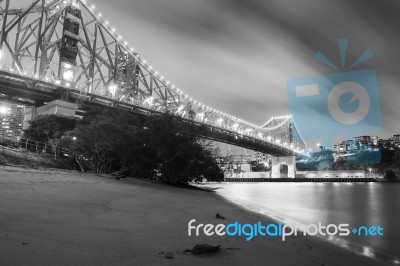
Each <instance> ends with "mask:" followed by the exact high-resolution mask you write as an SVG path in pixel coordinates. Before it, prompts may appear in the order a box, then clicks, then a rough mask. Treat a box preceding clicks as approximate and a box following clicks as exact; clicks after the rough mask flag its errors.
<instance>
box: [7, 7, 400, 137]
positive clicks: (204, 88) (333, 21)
mask: <svg viewBox="0 0 400 266" xmlns="http://www.w3.org/2000/svg"><path fill="white" fill-rule="evenodd" d="M11 2H12V5H14V6H15V5H17V4H19V3H21V2H25V3H26V4H28V3H30V2H31V1H22V0H12V1H11ZM88 2H89V3H93V4H94V5H96V10H97V11H98V12H101V13H102V14H103V17H104V18H105V19H106V20H108V21H110V24H111V25H112V26H113V27H115V28H116V29H117V32H118V33H119V34H121V35H122V36H123V38H124V40H126V41H128V42H129V44H130V45H132V46H133V47H135V49H136V50H137V51H139V52H140V53H141V54H142V57H143V58H145V59H147V61H148V62H150V63H151V64H152V65H153V66H154V67H155V69H157V70H158V71H159V72H160V73H161V74H162V75H164V76H165V77H166V78H167V79H168V80H170V81H171V82H172V83H174V84H175V85H177V86H179V87H180V88H182V90H184V91H185V92H186V93H187V94H189V95H191V96H192V97H193V98H195V99H197V100H198V101H200V102H203V103H205V104H207V105H209V106H211V107H215V108H217V109H220V110H221V111H224V112H227V113H230V114H232V115H234V116H237V117H240V118H242V119H245V120H248V121H250V122H252V123H255V124H262V123H263V122H265V121H266V120H267V119H268V118H269V117H270V116H274V115H281V114H288V113H289V111H288V104H287V95H286V88H285V86H286V81H287V80H288V79H290V78H295V77H303V76H310V75H311V76H313V75H319V74H323V73H333V72H335V70H332V69H331V68H329V67H326V66H325V65H323V64H321V63H320V62H317V61H316V60H315V59H314V56H315V53H316V52H317V51H319V50H320V51H321V52H323V53H325V54H326V55H327V56H328V57H329V58H330V59H331V60H332V61H333V62H335V63H337V64H338V65H340V63H339V62H340V56H339V50H338V48H337V40H338V39H339V38H347V39H349V53H350V54H349V55H348V62H353V61H355V59H356V58H357V57H358V56H359V55H360V54H361V53H363V52H364V51H365V50H366V49H368V48H371V49H372V51H373V53H374V57H373V58H371V59H369V60H368V61H366V62H365V63H363V64H361V65H360V66H358V67H357V68H356V69H367V68H375V69H376V70H377V74H378V84H379V90H380V98H381V109H382V113H383V123H384V124H383V125H384V130H383V131H382V132H381V133H380V134H379V135H381V136H384V137H386V136H390V135H392V134H394V133H400V125H399V124H398V117H400V102H399V100H400V97H399V92H398V91H399V89H400V88H399V85H398V84H399V82H400V53H399V48H400V1H398V0H301V1H299V0H113V1H109V0H96V1H88ZM339 71H340V70H339Z"/></svg>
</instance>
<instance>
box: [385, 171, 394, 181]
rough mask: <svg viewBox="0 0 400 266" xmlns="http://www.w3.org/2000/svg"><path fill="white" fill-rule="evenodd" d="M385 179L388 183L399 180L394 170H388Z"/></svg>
mask: <svg viewBox="0 0 400 266" xmlns="http://www.w3.org/2000/svg"><path fill="white" fill-rule="evenodd" d="M384 179H385V180H388V181H394V180H396V179H397V176H396V173H395V172H394V171H393V170H387V171H386V173H385V176H384Z"/></svg>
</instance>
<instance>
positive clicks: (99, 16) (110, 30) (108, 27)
mask: <svg viewBox="0 0 400 266" xmlns="http://www.w3.org/2000/svg"><path fill="white" fill-rule="evenodd" d="M68 1H71V0H68ZM68 1H66V0H64V3H67V2H68ZM78 1H79V2H81V3H82V4H83V5H84V6H85V7H86V8H87V10H88V11H89V12H90V13H91V15H92V16H93V17H95V18H96V19H97V20H98V21H100V22H102V23H104V24H103V25H102V26H103V27H104V28H105V29H106V30H107V31H108V33H109V34H110V35H112V36H113V37H115V38H116V39H117V40H118V41H120V42H121V43H122V44H123V46H124V48H125V49H126V51H129V52H130V54H131V56H133V57H134V58H135V59H136V60H138V61H139V62H140V63H141V65H142V66H143V67H145V68H146V69H147V70H148V71H149V72H151V73H152V74H154V75H155V77H156V78H158V80H159V81H160V82H162V83H164V85H165V86H166V87H169V88H170V89H172V90H174V91H175V92H176V93H178V94H179V95H182V96H183V98H184V99H186V100H188V101H189V102H190V104H194V105H196V106H198V107H199V108H202V109H205V110H207V111H210V112H214V113H216V114H218V115H221V116H225V117H227V118H229V119H232V120H235V122H238V123H241V124H244V125H246V126H249V127H253V128H257V129H262V128H261V127H260V126H257V125H254V124H252V123H249V122H247V121H244V120H242V119H239V118H237V117H235V116H232V115H229V114H227V113H225V112H222V111H219V110H217V109H214V108H212V107H209V106H206V105H204V104H202V103H201V102H197V101H196V100H193V98H191V97H190V96H189V95H187V94H185V93H184V92H183V91H182V90H181V89H180V88H176V87H175V85H174V84H170V82H169V81H168V80H165V79H164V76H162V75H161V74H160V73H159V72H158V71H156V70H154V69H153V66H151V65H149V64H148V63H147V61H146V60H145V59H141V58H140V57H139V56H138V54H137V53H135V49H134V48H133V47H128V42H127V41H123V38H122V36H121V35H118V34H117V31H116V29H115V28H113V27H111V25H110V22H109V21H108V20H105V19H104V18H103V15H102V14H101V13H95V11H94V10H95V9H96V6H95V5H93V4H89V3H88V1H86V0H78Z"/></svg>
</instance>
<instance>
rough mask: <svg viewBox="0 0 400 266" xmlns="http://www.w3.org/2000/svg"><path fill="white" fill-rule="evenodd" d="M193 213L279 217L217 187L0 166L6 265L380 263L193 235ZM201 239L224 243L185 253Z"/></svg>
mask: <svg viewBox="0 0 400 266" xmlns="http://www.w3.org/2000/svg"><path fill="white" fill-rule="evenodd" d="M216 213H220V214H222V215H223V216H225V217H226V220H220V219H217V218H216V217H215V215H216ZM191 219H196V220H197V222H198V223H213V224H218V223H224V224H228V223H231V222H234V221H239V222H242V223H255V222H258V221H263V222H266V223H267V222H273V221H271V220H269V218H267V217H262V216H261V215H258V214H256V213H252V212H249V211H246V210H244V209H242V208H240V207H238V206H236V205H234V204H232V203H229V202H226V201H224V200H223V199H221V198H220V197H218V196H217V195H216V194H215V193H214V192H209V191H202V190H194V189H182V188H175V187H171V186H167V185H163V184H158V183H154V182H151V181H147V180H135V179H128V180H115V179H112V178H109V177H105V176H97V175H94V174H82V173H77V172H72V171H62V170H51V169H50V170H49V169H39V170H33V169H27V168H19V167H11V166H0V265H208V266H211V265H319V266H322V265H324V266H328V265H380V264H379V262H377V261H375V260H373V259H370V258H367V257H363V256H360V255H358V254H354V253H352V252H350V251H347V250H345V249H342V248H339V247H337V246H335V245H334V244H332V243H329V242H325V241H322V240H319V239H317V238H312V237H311V238H310V237H298V238H295V237H291V238H289V239H288V240H287V241H285V242H282V241H281V239H279V238H263V237H257V238H255V239H253V240H252V241H249V242H247V241H245V239H244V238H239V237H216V236H215V237H206V236H204V235H202V236H199V237H195V236H188V234H187V226H188V222H189V221H190V220H191ZM200 243H208V244H215V245H221V247H222V250H221V251H220V252H218V253H212V254H203V255H193V254H190V253H183V251H184V250H185V249H188V248H192V247H193V246H194V245H196V244H200ZM167 252H170V254H172V257H173V258H170V259H168V258H166V257H165V254H167Z"/></svg>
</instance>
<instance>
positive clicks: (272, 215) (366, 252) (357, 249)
mask: <svg viewBox="0 0 400 266" xmlns="http://www.w3.org/2000/svg"><path fill="white" fill-rule="evenodd" d="M383 182H390V181H383ZM227 183H229V182H227ZM201 185H204V186H205V187H207V184H206V183H204V184H201ZM212 185H217V183H213V184H212ZM208 188H210V189H212V191H213V192H216V191H217V190H218V189H220V188H214V187H208ZM217 196H219V197H220V198H221V199H222V200H224V201H227V202H229V203H232V204H234V205H235V206H237V208H242V209H244V210H246V211H248V212H251V213H254V214H255V215H262V216H264V217H266V218H267V219H269V220H272V221H273V222H274V223H279V222H281V223H282V224H297V225H300V226H303V227H304V226H306V224H304V223H301V222H299V221H297V220H293V219H289V218H288V217H284V216H281V215H280V214H278V213H276V212H273V211H271V210H268V211H265V210H263V209H259V208H255V207H254V206H253V207H250V206H247V205H246V204H244V203H240V202H239V201H237V200H236V201H235V200H233V199H230V198H228V197H227V196H224V195H222V194H217ZM298 232H302V233H303V232H304V231H303V230H302V229H300V228H299V229H298ZM299 236H300V237H304V236H303V235H301V234H299ZM309 237H312V238H315V239H317V240H320V241H323V242H327V243H330V244H332V245H336V246H339V247H340V248H342V249H345V250H348V251H350V252H352V253H354V254H357V255H359V256H363V257H366V258H370V259H371V258H373V259H375V260H377V261H379V262H381V263H388V264H389V265H399V264H400V260H399V259H398V258H396V257H395V256H393V255H389V254H386V253H382V252H379V251H377V250H374V249H373V248H371V247H369V246H366V245H365V246H364V245H361V244H358V243H353V242H351V241H348V240H346V239H343V238H340V237H336V236H335V237H323V236H320V235H316V236H309Z"/></svg>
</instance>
